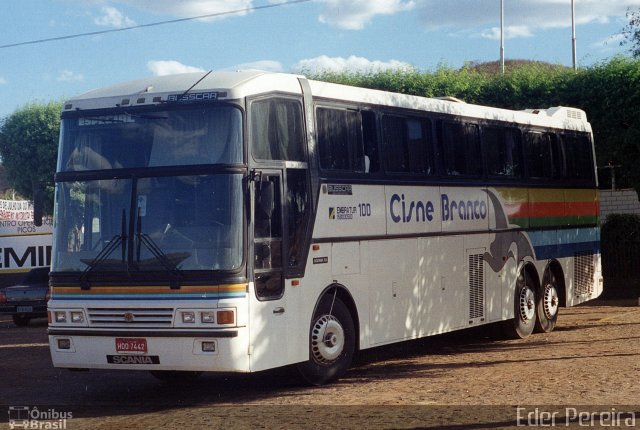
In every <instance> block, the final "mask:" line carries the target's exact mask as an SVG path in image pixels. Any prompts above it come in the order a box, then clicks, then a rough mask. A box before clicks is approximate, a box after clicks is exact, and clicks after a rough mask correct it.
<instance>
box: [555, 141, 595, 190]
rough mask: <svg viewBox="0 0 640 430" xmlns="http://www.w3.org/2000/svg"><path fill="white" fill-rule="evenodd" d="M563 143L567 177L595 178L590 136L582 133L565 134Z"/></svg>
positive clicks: (579, 178)
mask: <svg viewBox="0 0 640 430" xmlns="http://www.w3.org/2000/svg"><path fill="white" fill-rule="evenodd" d="M562 145H563V147H564V156H565V160H566V169H567V170H566V175H567V178H569V179H578V180H591V179H592V178H593V159H592V151H591V141H590V140H589V138H588V137H587V136H580V135H563V136H562Z"/></svg>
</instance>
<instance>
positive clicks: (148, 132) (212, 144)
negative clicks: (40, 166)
mask: <svg viewBox="0 0 640 430" xmlns="http://www.w3.org/2000/svg"><path fill="white" fill-rule="evenodd" d="M105 112H106V111H105ZM227 163H242V113H241V112H240V110H239V109H236V108H233V107H222V106H216V107H212V106H205V107H200V108H191V109H185V110H162V111H153V112H145V113H138V114H133V113H125V112H124V111H122V110H118V111H113V112H111V113H101V114H95V115H90V116H86V117H80V118H65V119H64V120H63V122H62V134H61V146H60V153H59V159H58V170H59V171H86V170H102V169H122V168H139V167H159V166H183V165H196V164H227Z"/></svg>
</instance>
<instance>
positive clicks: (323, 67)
mask: <svg viewBox="0 0 640 430" xmlns="http://www.w3.org/2000/svg"><path fill="white" fill-rule="evenodd" d="M389 69H391V70H406V69H413V66H411V65H410V64H408V63H403V62H401V61H397V60H390V61H386V62H384V61H377V60H375V61H371V60H368V59H366V58H363V57H356V56H355V55H352V56H350V57H349V58H343V57H328V56H326V55H321V56H320V57H316V58H309V59H305V60H300V61H299V62H298V63H297V64H296V65H295V66H293V70H294V71H295V72H302V73H320V72H323V71H326V72H337V73H340V72H355V73H357V72H361V73H367V72H376V71H382V70H389Z"/></svg>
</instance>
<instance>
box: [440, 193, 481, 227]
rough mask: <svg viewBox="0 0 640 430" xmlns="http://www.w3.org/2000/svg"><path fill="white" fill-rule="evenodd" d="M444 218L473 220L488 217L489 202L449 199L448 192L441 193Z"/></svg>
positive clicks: (448, 219)
mask: <svg viewBox="0 0 640 430" xmlns="http://www.w3.org/2000/svg"><path fill="white" fill-rule="evenodd" d="M440 202H441V206H442V220H443V221H455V220H456V219H460V220H463V221H471V220H477V219H486V218H487V202H485V201H484V200H449V196H448V195H446V194H441V195H440Z"/></svg>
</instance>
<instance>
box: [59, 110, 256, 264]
mask: <svg viewBox="0 0 640 430" xmlns="http://www.w3.org/2000/svg"><path fill="white" fill-rule="evenodd" d="M242 142H243V136H242V113H241V111H240V109H238V108H236V107H233V106H214V105H209V106H200V107H193V106H191V107H185V106H176V107H174V108H171V109H169V108H167V107H166V106H163V107H162V109H159V110H155V111H151V110H144V111H143V110H132V111H124V110H123V109H110V110H101V111H99V112H98V111H92V112H82V111H79V112H74V113H73V114H72V115H67V116H65V118H63V120H62V133H61V144H60V151H59V158H58V175H59V176H58V177H57V181H56V182H57V184H56V212H57V218H56V219H57V222H56V226H55V228H54V230H55V233H54V237H55V239H54V240H55V249H56V252H55V254H54V255H53V258H52V269H53V271H54V272H82V273H84V274H85V275H87V274H88V272H100V273H104V272H110V273H115V272H120V273H121V272H127V273H139V272H151V271H153V272H167V273H173V274H175V273H176V272H178V271H179V272H180V273H181V274H184V273H187V272H190V271H191V272H193V271H211V270H215V271H235V270H237V269H239V268H240V266H241V265H242V262H243V247H242V243H243V219H244V217H243V204H242V196H243V193H242V173H241V171H242V169H240V170H239V169H238V167H239V165H240V164H241V163H242V161H243V160H242V158H243V149H242V148H243V145H242ZM196 165H197V166H198V168H197V169H195V170H194V168H193V166H196ZM234 165H235V167H234Z"/></svg>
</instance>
